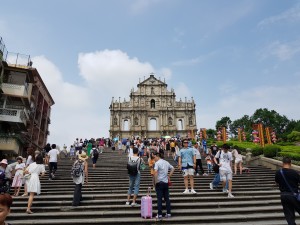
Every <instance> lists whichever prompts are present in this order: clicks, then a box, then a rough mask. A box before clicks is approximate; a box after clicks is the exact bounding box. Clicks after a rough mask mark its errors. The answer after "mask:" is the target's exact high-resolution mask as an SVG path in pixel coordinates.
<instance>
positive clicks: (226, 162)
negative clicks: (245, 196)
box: [214, 144, 234, 198]
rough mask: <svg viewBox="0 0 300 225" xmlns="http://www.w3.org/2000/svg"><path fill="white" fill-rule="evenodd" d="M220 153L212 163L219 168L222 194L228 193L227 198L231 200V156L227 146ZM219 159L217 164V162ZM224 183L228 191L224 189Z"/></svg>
mask: <svg viewBox="0 0 300 225" xmlns="http://www.w3.org/2000/svg"><path fill="white" fill-rule="evenodd" d="M222 149H223V150H222V151H218V153H217V154H216V156H215V158H214V161H215V163H216V164H218V166H219V167H220V168H219V170H220V179H221V180H222V186H223V192H224V193H228V198H233V197H234V196H233V194H232V193H231V190H232V169H231V167H232V154H231V152H229V151H228V150H229V145H227V144H224V145H223V146H222ZM217 159H219V163H218V162H217ZM226 182H228V189H226V187H225V186H226Z"/></svg>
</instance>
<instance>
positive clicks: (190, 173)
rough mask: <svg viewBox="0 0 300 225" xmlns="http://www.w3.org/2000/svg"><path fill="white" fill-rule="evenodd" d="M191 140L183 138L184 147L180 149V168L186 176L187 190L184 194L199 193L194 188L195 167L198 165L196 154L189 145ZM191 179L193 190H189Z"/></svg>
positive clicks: (185, 184)
mask: <svg viewBox="0 0 300 225" xmlns="http://www.w3.org/2000/svg"><path fill="white" fill-rule="evenodd" d="M188 144H189V141H188V140H187V139H185V140H183V148H182V149H181V150H180V151H179V158H178V169H179V170H181V171H182V175H183V177H184V186H185V190H184V192H183V194H189V193H192V194H197V192H196V191H195V190H194V172H195V170H194V168H195V167H196V155H195V153H194V150H193V149H192V148H189V147H188ZM189 180H190V185H191V192H189Z"/></svg>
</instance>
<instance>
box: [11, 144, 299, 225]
mask: <svg viewBox="0 0 300 225" xmlns="http://www.w3.org/2000/svg"><path fill="white" fill-rule="evenodd" d="M166 159H167V160H168V161H170V162H171V163H172V164H173V165H174V162H173V161H172V159H171V158H168V157H167V158H166ZM71 163H72V161H70V160H69V159H62V160H61V161H60V162H59V165H58V171H57V174H56V178H55V180H53V181H48V177H47V175H46V176H45V177H43V178H41V183H42V184H41V185H42V193H41V195H40V196H35V198H34V202H33V206H32V211H33V212H34V214H31V215H28V214H26V213H25V210H26V206H27V197H14V203H13V207H12V209H11V214H10V215H9V217H8V218H7V222H9V223H11V224H14V225H18V224H20V225H21V224H41V225H42V224H43V225H54V224H156V223H166V224H224V225H226V224H244V225H250V224H255V225H260V224H261V225H282V224H286V221H285V219H284V216H283V212H282V207H281V204H280V197H279V191H278V189H277V187H276V185H275V182H274V171H272V170H270V169H268V168H264V167H262V166H257V167H250V168H251V173H250V174H243V175H236V176H234V178H233V194H234V196H235V198H227V195H226V194H224V193H222V192H221V187H219V189H216V190H210V189H209V183H210V182H211V181H212V179H213V175H210V176H208V177H204V176H195V189H196V191H197V194H196V195H191V194H190V195H184V194H182V192H183V191H184V185H183V178H182V176H181V173H180V172H179V171H178V170H176V171H175V173H174V175H173V177H172V183H173V185H172V186H171V187H170V198H171V205H172V218H168V219H164V220H163V221H161V222H159V221H156V220H155V219H154V218H153V219H142V218H141V216H140V207H131V206H125V202H126V196H127V189H128V175H127V170H126V155H125V154H122V155H119V153H118V152H115V151H111V150H110V149H106V150H105V151H104V153H103V154H100V158H99V160H98V162H97V167H96V168H95V169H93V168H92V167H91V161H89V165H90V167H89V184H88V185H85V186H84V187H83V201H82V204H81V206H79V207H72V206H71V205H72V198H73V190H74V184H73V182H72V179H71V178H70V168H71ZM204 165H205V164H204ZM204 168H205V166H204ZM46 169H48V167H46ZM150 185H151V177H150V172H149V169H146V170H145V171H142V178H141V187H140V196H139V198H138V203H140V199H141V196H144V195H146V192H147V188H148V186H150ZM21 193H23V191H21ZM152 197H153V211H154V215H153V216H155V215H156V196H155V193H154V192H152ZM298 222H299V221H298Z"/></svg>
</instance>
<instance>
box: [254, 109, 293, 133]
mask: <svg viewBox="0 0 300 225" xmlns="http://www.w3.org/2000/svg"><path fill="white" fill-rule="evenodd" d="M251 120H252V121H253V122H254V123H259V122H262V123H263V125H264V126H265V127H271V128H272V129H273V131H275V133H276V135H277V136H280V135H282V134H283V133H285V130H286V128H287V126H288V124H289V120H288V119H287V117H286V116H281V115H280V114H279V113H277V112H276V111H275V110H271V111H269V110H268V109H266V108H264V109H257V110H256V111H255V112H254V114H253V115H252V117H251Z"/></svg>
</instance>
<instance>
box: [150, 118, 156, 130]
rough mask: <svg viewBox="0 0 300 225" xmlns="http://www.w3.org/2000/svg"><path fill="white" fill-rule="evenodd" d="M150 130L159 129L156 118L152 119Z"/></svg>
mask: <svg viewBox="0 0 300 225" xmlns="http://www.w3.org/2000/svg"><path fill="white" fill-rule="evenodd" d="M149 130H157V126H156V119H155V118H151V119H150V126H149Z"/></svg>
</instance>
